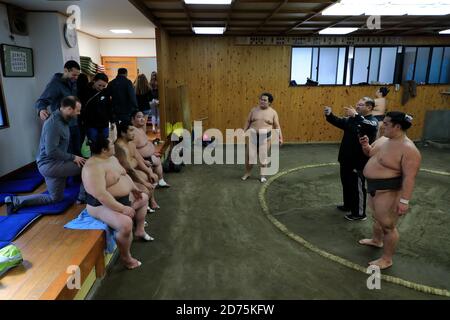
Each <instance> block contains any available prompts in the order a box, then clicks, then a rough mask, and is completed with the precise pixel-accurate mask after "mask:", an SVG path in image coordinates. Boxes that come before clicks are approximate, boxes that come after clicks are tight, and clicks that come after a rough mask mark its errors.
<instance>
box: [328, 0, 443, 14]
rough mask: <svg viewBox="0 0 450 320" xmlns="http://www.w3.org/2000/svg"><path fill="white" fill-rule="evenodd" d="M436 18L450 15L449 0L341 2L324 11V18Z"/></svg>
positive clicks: (366, 0)
mask: <svg viewBox="0 0 450 320" xmlns="http://www.w3.org/2000/svg"><path fill="white" fill-rule="evenodd" d="M361 14H365V15H368V16H371V15H377V16H400V15H405V14H407V15H412V16H416V15H420V16H438V15H447V14H450V0H441V1H430V0H365V1H361V0H341V1H340V2H339V3H336V4H334V5H332V6H330V7H328V8H327V9H325V10H324V11H322V15H324V16H330V15H331V16H359V15H361Z"/></svg>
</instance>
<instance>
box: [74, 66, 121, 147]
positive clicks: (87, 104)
mask: <svg viewBox="0 0 450 320" xmlns="http://www.w3.org/2000/svg"><path fill="white" fill-rule="evenodd" d="M107 85H108V76H107V75H106V74H104V73H97V74H96V75H95V76H94V79H93V82H91V83H89V84H88V85H87V86H86V88H85V90H83V91H82V92H80V99H81V103H82V107H81V115H80V117H81V124H82V126H83V129H84V130H85V132H86V135H87V137H88V139H89V140H91V141H95V140H97V136H98V135H99V134H102V135H103V136H104V137H105V138H108V135H109V123H110V122H113V121H112V120H113V119H112V107H111V100H110V97H109V95H108V92H107V89H106V86H107Z"/></svg>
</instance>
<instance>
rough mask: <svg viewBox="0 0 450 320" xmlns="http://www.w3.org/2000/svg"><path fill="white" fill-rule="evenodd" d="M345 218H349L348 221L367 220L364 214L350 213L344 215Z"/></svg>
mask: <svg viewBox="0 0 450 320" xmlns="http://www.w3.org/2000/svg"><path fill="white" fill-rule="evenodd" d="M345 219H347V220H350V221H358V220H360V221H364V220H367V216H365V215H364V216H354V215H352V214H351V213H350V214H347V215H345Z"/></svg>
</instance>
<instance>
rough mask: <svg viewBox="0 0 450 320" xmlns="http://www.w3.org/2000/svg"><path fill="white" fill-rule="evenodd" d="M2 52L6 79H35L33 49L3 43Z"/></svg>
mask: <svg viewBox="0 0 450 320" xmlns="http://www.w3.org/2000/svg"><path fill="white" fill-rule="evenodd" d="M0 50H1V52H0V54H1V63H2V70H3V76H4V77H34V68H33V49H31V48H25V47H19V46H14V45H9V44H4V43H3V44H2V45H1V48H0Z"/></svg>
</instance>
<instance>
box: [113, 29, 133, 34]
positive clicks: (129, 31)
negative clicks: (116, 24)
mask: <svg viewBox="0 0 450 320" xmlns="http://www.w3.org/2000/svg"><path fill="white" fill-rule="evenodd" d="M109 31H111V32H112V33H133V32H132V31H131V30H128V29H111V30H109Z"/></svg>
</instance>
